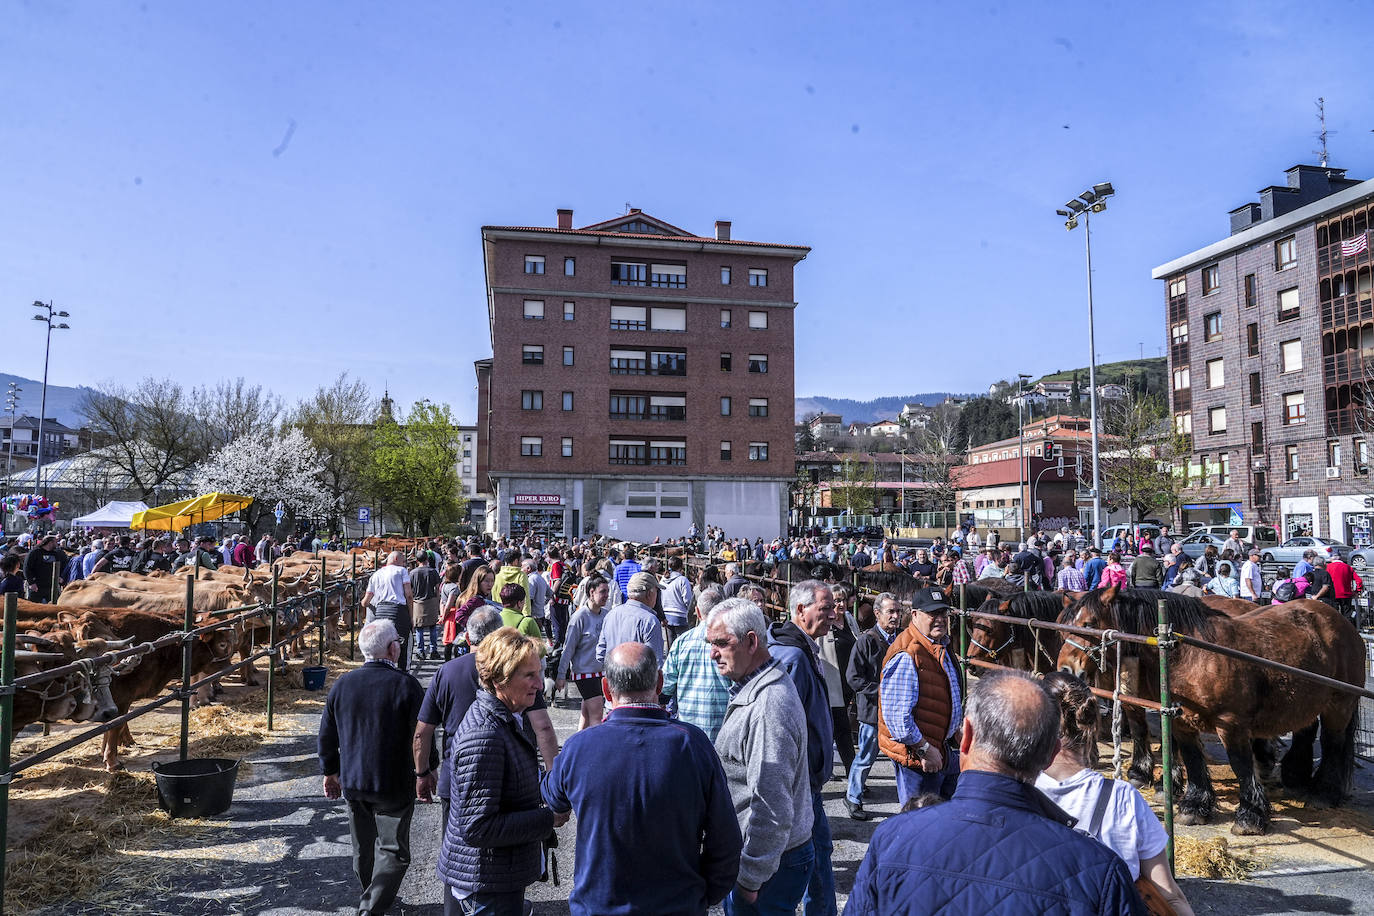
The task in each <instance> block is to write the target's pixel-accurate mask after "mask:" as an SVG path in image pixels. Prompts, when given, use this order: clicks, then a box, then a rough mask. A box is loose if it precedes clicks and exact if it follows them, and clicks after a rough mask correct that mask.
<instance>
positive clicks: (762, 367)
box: [749, 353, 768, 374]
mask: <svg viewBox="0 0 1374 916" xmlns="http://www.w3.org/2000/svg"><path fill="white" fill-rule="evenodd" d="M749 371H750V372H758V373H760V374H766V373H767V372H768V357H767V356H766V355H765V354H763V353H750V354H749Z"/></svg>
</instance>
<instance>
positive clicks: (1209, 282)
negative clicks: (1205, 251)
mask: <svg viewBox="0 0 1374 916" xmlns="http://www.w3.org/2000/svg"><path fill="white" fill-rule="evenodd" d="M1219 286H1221V266H1220V265H1219V264H1213V265H1212V266H1211V267H1204V268H1202V295H1204V296H1210V295H1211V294H1212V293H1214V292H1216V291H1217V287H1219Z"/></svg>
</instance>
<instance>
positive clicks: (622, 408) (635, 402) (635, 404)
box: [611, 394, 648, 420]
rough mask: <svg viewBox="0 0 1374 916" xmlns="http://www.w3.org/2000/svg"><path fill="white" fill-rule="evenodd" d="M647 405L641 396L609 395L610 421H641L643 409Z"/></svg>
mask: <svg viewBox="0 0 1374 916" xmlns="http://www.w3.org/2000/svg"><path fill="white" fill-rule="evenodd" d="M647 404H648V401H647V400H646V399H645V397H644V395H641V394H613V395H611V419H612V420H643V419H644V408H645V406H646V405H647Z"/></svg>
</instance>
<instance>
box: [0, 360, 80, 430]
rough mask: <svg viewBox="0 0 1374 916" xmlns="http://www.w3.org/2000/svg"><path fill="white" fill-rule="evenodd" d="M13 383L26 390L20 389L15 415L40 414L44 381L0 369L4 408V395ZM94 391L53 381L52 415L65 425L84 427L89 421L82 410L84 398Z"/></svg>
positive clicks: (1, 405)
mask: <svg viewBox="0 0 1374 916" xmlns="http://www.w3.org/2000/svg"><path fill="white" fill-rule="evenodd" d="M10 382H14V383H15V384H16V385H18V386H19V387H20V388H23V389H24V390H23V391H21V392H19V406H18V407H16V408H15V409H14V413H15V416H20V417H37V416H38V409H39V406H40V405H41V404H42V403H43V383H42V381H36V380H34V379H31V378H24V377H22V376H18V375H6V374H5V373H3V372H0V410H3V408H4V397H3V395H4V394H5V392H7V391H8V390H9V387H8V386H9V383H10ZM90 390H91V389H89V388H66V387H63V386H62V385H54V384H53V383H52V382H49V383H48V410H47V414H48V416H49V417H55V418H56V419H57V422H59V423H61V424H62V425H63V426H70V427H71V428H72V429H80V428H81V427H82V426H83V425H85V422H86V418H85V417H84V416H83V415H82V413H81V410H80V405H81V399H82V398H84V397H85V396H86V392H88V391H90Z"/></svg>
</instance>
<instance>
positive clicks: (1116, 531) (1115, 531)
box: [1102, 522, 1159, 550]
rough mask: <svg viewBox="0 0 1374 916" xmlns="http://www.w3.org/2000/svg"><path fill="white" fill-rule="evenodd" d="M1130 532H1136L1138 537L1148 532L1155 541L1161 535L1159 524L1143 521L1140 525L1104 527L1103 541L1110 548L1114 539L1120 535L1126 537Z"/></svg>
mask: <svg viewBox="0 0 1374 916" xmlns="http://www.w3.org/2000/svg"><path fill="white" fill-rule="evenodd" d="M1128 534H1135V535H1136V536H1137V537H1139V536H1140V535H1142V534H1148V535H1149V536H1150V540H1152V541H1153V540H1154V539H1155V538H1157V537H1159V526H1158V525H1149V524H1146V523H1144V522H1141V523H1140V524H1139V525H1113V526H1112V527H1110V528H1105V529H1103V531H1102V543H1103V545H1105V546H1106V548H1107V549H1108V550H1110V549H1111V546H1112V542H1113V541H1115V540H1116V539H1117V538H1118V537H1125V536H1126V535H1128Z"/></svg>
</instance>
